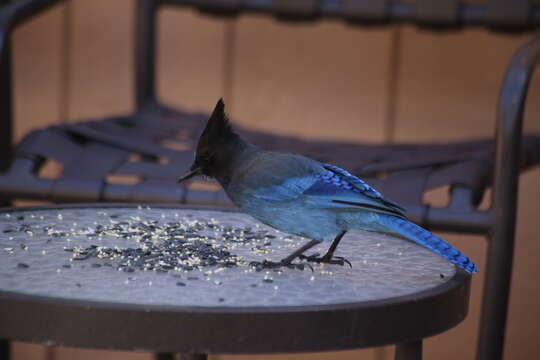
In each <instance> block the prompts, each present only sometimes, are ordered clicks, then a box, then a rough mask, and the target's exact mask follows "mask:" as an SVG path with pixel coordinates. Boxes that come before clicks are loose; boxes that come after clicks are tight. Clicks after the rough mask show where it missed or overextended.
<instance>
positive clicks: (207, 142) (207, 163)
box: [178, 99, 241, 182]
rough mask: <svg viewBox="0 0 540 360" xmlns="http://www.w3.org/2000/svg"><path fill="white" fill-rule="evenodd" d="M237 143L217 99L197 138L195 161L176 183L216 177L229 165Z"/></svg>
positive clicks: (220, 103) (236, 137) (221, 102)
mask: <svg viewBox="0 0 540 360" xmlns="http://www.w3.org/2000/svg"><path fill="white" fill-rule="evenodd" d="M239 141H241V140H240V138H239V136H238V135H237V134H236V133H235V132H234V131H233V130H232V127H231V124H230V123H229V119H228V118H227V115H226V114H225V104H224V103H223V99H219V101H218V102H217V104H216V107H215V108H214V111H213V112H212V115H211V116H210V119H208V123H207V124H206V127H205V128H204V131H203V132H202V134H201V137H200V138H199V143H198V144H197V152H196V154H195V161H194V162H193V165H191V168H190V169H189V170H188V171H187V172H186V173H185V174H184V175H182V176H181V177H180V178H178V182H182V181H184V180H187V179H189V178H192V177H193V176H197V175H205V176H208V177H217V176H218V175H219V174H220V173H221V172H222V171H223V169H224V168H226V167H227V166H228V165H229V164H230V162H231V159H232V157H233V155H234V154H233V152H234V150H235V145H236V144H237V143H238V142H239Z"/></svg>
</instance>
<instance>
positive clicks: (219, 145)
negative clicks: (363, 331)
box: [178, 99, 478, 273]
mask: <svg viewBox="0 0 540 360" xmlns="http://www.w3.org/2000/svg"><path fill="white" fill-rule="evenodd" d="M224 110H225V105H224V103H223V101H222V100H221V99H220V100H219V101H218V103H217V104H216V107H215V109H214V111H213V112H212V115H211V116H210V119H209V120H208V123H207V125H206V128H205V129H204V131H203V133H202V135H201V137H200V139H199V143H198V145H197V152H196V156H195V161H194V163H193V165H192V166H191V168H190V170H189V171H188V172H187V173H186V174H184V175H183V176H182V177H180V178H179V179H178V181H179V182H180V181H184V180H186V179H189V178H191V177H193V176H195V175H206V176H208V177H212V178H215V179H217V181H218V182H219V183H220V184H221V186H223V189H224V190H225V192H226V193H227V195H228V196H229V197H230V199H231V200H232V201H233V203H234V204H236V205H237V206H238V207H239V208H240V209H241V210H243V211H244V212H246V213H248V214H249V215H251V216H253V217H254V218H256V219H257V220H259V221H261V222H263V223H264V224H267V225H269V226H271V227H273V228H275V229H278V230H281V231H284V232H287V233H291V234H295V235H299V236H303V237H306V238H309V239H311V241H309V242H308V243H307V244H306V245H304V246H302V247H301V248H299V249H298V250H296V251H294V252H293V253H292V254H291V255H289V256H287V257H286V258H284V259H283V260H282V261H281V262H280V263H279V264H280V265H290V264H291V262H292V261H293V260H294V259H295V258H297V257H298V258H303V259H307V260H308V261H315V262H324V263H331V264H340V265H343V264H344V262H347V263H348V261H347V260H346V259H344V258H342V257H334V255H333V254H334V251H335V250H336V247H337V246H338V244H339V241H340V240H341V238H342V237H343V235H345V233H346V232H347V231H348V230H352V229H359V230H367V231H376V232H382V233H388V234H397V235H400V236H402V237H405V238H406V239H408V240H412V241H414V242H416V243H418V244H420V245H422V246H424V247H426V248H428V249H430V250H431V251H433V252H435V253H437V254H439V255H440V256H442V257H443V258H445V259H447V260H448V261H450V262H452V263H454V264H456V265H457V266H459V267H461V268H463V269H464V270H465V271H467V272H469V273H475V272H477V271H478V268H477V267H476V265H475V264H474V263H473V262H472V261H471V260H469V258H468V257H466V256H465V255H464V254H462V253H461V252H460V251H459V250H457V249H456V248H454V247H452V246H451V245H450V244H448V243H446V242H445V241H444V240H442V239H441V238H439V237H437V236H435V235H433V234H432V233H430V232H429V231H427V230H425V229H423V228H421V227H420V226H418V225H415V224H413V223H411V222H410V221H408V220H407V218H406V217H405V214H404V213H405V209H403V208H402V207H401V206H400V205H399V204H397V203H395V202H394V201H392V200H390V199H387V198H385V197H384V196H382V195H381V194H380V193H379V192H378V191H377V190H375V189H374V188H372V187H371V186H369V185H368V184H366V183H365V182H364V181H362V180H361V179H359V178H357V177H355V176H354V175H351V174H350V173H348V172H347V171H345V170H343V169H340V168H339V167H337V166H334V165H330V164H324V163H320V162H318V161H315V160H313V159H310V158H307V157H305V156H301V155H296V154H289V153H281V152H274V151H266V150H263V149H261V148H259V147H258V146H255V145H252V144H250V143H248V142H246V141H244V140H243V139H242V138H241V137H240V136H238V135H237V134H236V133H235V132H234V131H233V129H232V128H231V125H230V123H229V121H228V119H227V116H226V115H225V112H224ZM322 241H333V242H332V244H331V245H330V248H329V250H328V252H327V253H326V255H324V256H322V257H316V256H305V255H302V254H303V252H305V251H306V250H308V249H309V248H311V247H313V246H314V245H316V244H318V243H320V242H322ZM349 265H350V263H349Z"/></svg>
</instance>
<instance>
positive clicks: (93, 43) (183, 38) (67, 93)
mask: <svg viewBox="0 0 540 360" xmlns="http://www.w3.org/2000/svg"><path fill="white" fill-rule="evenodd" d="M160 20H161V23H160V26H159V34H160V35H159V49H158V55H159V56H158V66H159V68H158V69H159V81H158V93H159V96H160V99H162V100H163V102H165V103H167V104H171V105H174V106H182V107H184V108H185V109H189V110H203V111H208V110H210V107H211V106H212V104H213V103H214V102H215V100H216V99H217V98H218V97H220V96H225V100H226V101H228V104H229V111H230V113H231V115H232V117H233V118H234V120H235V121H236V122H238V123H241V124H244V125H249V126H252V127H257V128H260V129H264V130H267V131H270V132H276V133H291V134H296V135H300V136H303V137H306V138H332V139H347V140H362V141H417V140H419V141H427V140H441V141H444V140H455V139H461V138H464V137H471V136H490V135H492V134H493V130H494V118H495V104H496V100H497V96H498V87H499V84H500V82H501V79H502V74H503V71H504V67H505V65H506V63H507V62H508V58H509V56H510V55H511V54H512V52H513V51H515V49H516V48H517V47H518V46H519V45H520V44H522V43H523V42H524V41H526V39H527V38H529V36H503V35H495V34H491V33H489V32H487V31H484V30H467V31H464V32H455V33H445V34H433V33H430V32H424V31H419V30H417V29H416V28H414V27H409V26H405V27H397V28H384V29H379V28H377V29H356V28H351V27H347V26H345V25H344V24H342V23H339V22H321V23H318V24H315V25H288V24H283V23H279V22H276V21H274V20H271V19H268V18H262V17H257V16H245V17H241V18H239V19H238V20H236V21H230V20H229V21H223V20H218V19H215V18H209V17H204V16H201V15H199V14H197V13H195V12H191V11H188V10H185V9H182V10H172V9H164V10H162V11H161V13H160ZM66 28H67V29H69V32H68V33H66V32H65V31H64V30H65V29H66ZM132 33H133V1H132V0H116V1H108V0H94V1H88V0H86V1H84V0H78V1H77V0H76V1H74V2H73V3H72V5H70V6H69V8H68V7H66V6H59V7H55V8H53V9H51V10H49V11H48V12H47V13H46V14H44V15H42V16H40V17H39V18H37V19H35V20H33V21H31V22H30V23H28V24H27V25H25V26H24V27H23V28H21V29H19V30H17V31H16V33H15V46H14V63H15V69H14V71H15V94H16V96H15V99H16V101H15V114H16V136H17V137H18V138H19V137H20V136H21V135H23V134H24V133H26V132H27V131H28V130H29V129H31V128H34V127H43V126H46V125H49V124H53V123H58V122H61V121H76V120H78V119H82V118H87V117H96V116H102V115H105V114H112V113H125V112H128V111H130V110H131V109H132V108H133V96H132V92H131V89H132V86H133V79H132V77H131V74H132V70H133V63H132V58H131V55H132V51H133V39H132V36H131V35H132ZM539 95H540V77H539V76H536V77H535V79H534V81H533V84H532V92H531V94H530V96H529V104H528V106H527V110H526V120H525V129H526V130H528V131H536V132H540V121H539V119H538V117H539V116H540V101H538V100H539V99H540V97H539ZM539 182H540V169H538V170H533V171H530V172H528V173H526V174H525V175H523V176H522V177H521V181H520V186H521V192H520V197H519V213H518V230H517V235H518V241H517V249H516V257H515V259H516V261H515V272H514V277H513V285H512V293H511V304H510V315H509V324H508V329H507V340H506V345H507V346H506V355H507V356H506V358H507V359H530V358H533V357H534V355H533V354H538V353H540V343H539V342H538V341H535V340H534V339H535V338H536V335H537V331H538V323H539V321H540V310H539V307H538V304H540V290H539V289H538V287H537V286H536V284H537V282H538V281H537V276H536V274H538V273H539V272H540V262H538V261H537V260H536V259H537V257H538V256H539V255H540V242H539V241H537V238H536V237H537V228H536V223H537V221H536V218H537V214H538V213H539V212H540V201H539V200H540V190H539V187H538V186H537V184H538V183H539ZM445 237H446V238H447V239H449V240H450V241H451V242H452V243H454V244H456V245H457V246H458V247H460V248H461V249H462V250H464V251H465V252H466V253H467V254H469V255H470V256H471V257H472V258H473V259H474V260H475V261H476V262H477V263H478V265H479V266H480V268H481V269H482V268H483V267H484V265H485V256H484V254H485V249H486V246H485V241H484V240H483V239H482V238H477V237H472V236H456V235H448V236H446V235H445ZM482 281H483V274H482V272H481V273H480V274H479V275H477V276H475V277H474V281H473V294H472V299H471V311H470V314H469V316H468V318H467V319H466V320H465V321H464V322H463V323H462V324H460V325H459V326H458V327H456V328H455V329H453V330H451V331H449V332H447V333H445V334H443V335H440V336H436V337H434V338H430V339H427V340H426V348H425V354H426V356H425V357H426V358H427V359H456V358H459V359H471V358H472V357H473V354H474V347H475V342H476V330H477V326H478V322H479V309H480V295H481V285H482ZM441 311H442V310H441ZM14 353H15V357H14V358H15V359H16V360H23V359H37V360H60V359H62V360H64V359H66V360H67V359H75V358H76V359H91V358H98V357H99V358H100V359H125V360H127V359H150V355H149V354H132V353H124V352H110V351H108V352H105V351H100V352H96V351H94V350H82V349H70V348H62V347H56V348H45V347H43V346H39V345H28V344H20V343H17V344H15V347H14ZM392 356H393V355H392V350H391V348H385V349H368V350H360V351H346V352H338V353H331V354H328V353H325V354H306V355H290V356H277V355H276V356H256V357H255V356H213V357H212V358H214V359H248V358H249V359H253V358H256V359H276V360H278V359H285V358H288V359H293V358H294V359H328V358H332V359H342V360H345V359H358V360H359V359H365V360H383V359H384V360H386V359H391V358H392Z"/></svg>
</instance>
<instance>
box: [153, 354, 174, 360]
mask: <svg viewBox="0 0 540 360" xmlns="http://www.w3.org/2000/svg"><path fill="white" fill-rule="evenodd" d="M155 359H156V360H174V353H157V354H156V355H155Z"/></svg>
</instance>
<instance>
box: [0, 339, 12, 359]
mask: <svg viewBox="0 0 540 360" xmlns="http://www.w3.org/2000/svg"><path fill="white" fill-rule="evenodd" d="M10 353H11V352H10V348H9V340H6V339H0V359H2V360H4V359H5V360H9V358H10Z"/></svg>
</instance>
